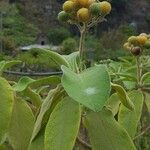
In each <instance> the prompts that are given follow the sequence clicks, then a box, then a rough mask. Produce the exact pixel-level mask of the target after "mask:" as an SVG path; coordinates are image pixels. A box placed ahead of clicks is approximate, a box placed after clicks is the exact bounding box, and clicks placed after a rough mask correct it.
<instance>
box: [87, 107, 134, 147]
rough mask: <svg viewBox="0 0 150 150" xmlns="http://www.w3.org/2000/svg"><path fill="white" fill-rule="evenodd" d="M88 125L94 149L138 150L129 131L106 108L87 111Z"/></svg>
mask: <svg viewBox="0 0 150 150" xmlns="http://www.w3.org/2000/svg"><path fill="white" fill-rule="evenodd" d="M86 120H87V125H88V132H89V137H90V142H91V145H92V150H136V148H135V147H134V144H133V142H132V140H131V138H130V136H129V135H128V133H127V132H126V131H125V130H124V129H123V128H122V127H121V126H120V125H119V124H118V122H117V121H116V120H115V119H114V117H113V115H112V113H111V111H109V110H107V109H106V108H105V109H103V110H102V111H101V112H98V113H95V112H92V111H89V112H87V117H86Z"/></svg>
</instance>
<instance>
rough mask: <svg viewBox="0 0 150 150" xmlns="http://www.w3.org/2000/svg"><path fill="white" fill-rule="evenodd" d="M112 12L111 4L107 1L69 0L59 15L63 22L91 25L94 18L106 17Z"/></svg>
mask: <svg viewBox="0 0 150 150" xmlns="http://www.w3.org/2000/svg"><path fill="white" fill-rule="evenodd" d="M110 11H111V4H110V3H109V2H107V1H103V2H98V1H96V0H67V1H65V2H64V4H63V11H61V12H60V13H59V14H58V19H59V20H60V21H62V22H67V21H70V22H75V23H81V22H82V23H89V22H91V21H92V19H93V18H97V17H99V16H102V17H105V16H106V15H108V14H109V13H110Z"/></svg>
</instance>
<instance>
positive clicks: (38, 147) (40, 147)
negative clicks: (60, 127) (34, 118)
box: [28, 129, 45, 150]
mask: <svg viewBox="0 0 150 150" xmlns="http://www.w3.org/2000/svg"><path fill="white" fill-rule="evenodd" d="M44 133H45V129H43V130H41V131H40V132H39V134H38V135H37V136H36V138H35V139H34V140H33V141H32V142H31V143H30V145H29V148H28V150H44Z"/></svg>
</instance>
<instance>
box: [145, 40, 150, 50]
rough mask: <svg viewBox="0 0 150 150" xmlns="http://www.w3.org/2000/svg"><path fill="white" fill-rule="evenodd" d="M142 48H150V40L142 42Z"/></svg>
mask: <svg viewBox="0 0 150 150" xmlns="http://www.w3.org/2000/svg"><path fill="white" fill-rule="evenodd" d="M144 48H146V49H150V40H147V41H146V42H145V44H144Z"/></svg>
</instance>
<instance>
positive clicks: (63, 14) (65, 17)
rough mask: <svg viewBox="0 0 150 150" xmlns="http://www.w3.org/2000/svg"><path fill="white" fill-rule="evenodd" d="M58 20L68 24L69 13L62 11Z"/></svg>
mask: <svg viewBox="0 0 150 150" xmlns="http://www.w3.org/2000/svg"><path fill="white" fill-rule="evenodd" d="M58 20H59V21H62V22H66V21H68V20H69V15H68V13H66V12H65V11H61V12H60V13H59V14H58Z"/></svg>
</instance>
